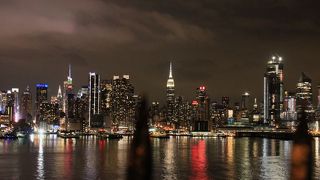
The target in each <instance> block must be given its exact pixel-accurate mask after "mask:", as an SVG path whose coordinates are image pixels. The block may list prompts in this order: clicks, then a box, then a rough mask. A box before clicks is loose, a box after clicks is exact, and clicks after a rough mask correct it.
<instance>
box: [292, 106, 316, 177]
mask: <svg viewBox="0 0 320 180" xmlns="http://www.w3.org/2000/svg"><path fill="white" fill-rule="evenodd" d="M298 121H299V125H298V128H297V131H296V132H295V135H294V142H293V148H292V157H291V179H292V180H303V179H312V172H313V157H312V141H313V139H312V137H311V135H310V134H309V133H308V118H307V116H306V113H305V112H304V110H302V111H301V112H300V114H298Z"/></svg>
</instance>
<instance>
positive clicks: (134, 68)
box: [0, 0, 320, 100]
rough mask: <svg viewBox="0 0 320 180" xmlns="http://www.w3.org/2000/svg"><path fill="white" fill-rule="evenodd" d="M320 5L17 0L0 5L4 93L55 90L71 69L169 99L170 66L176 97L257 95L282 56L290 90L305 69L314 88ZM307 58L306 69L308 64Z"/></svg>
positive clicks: (79, 80) (82, 78) (78, 77)
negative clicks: (270, 62)
mask: <svg viewBox="0 0 320 180" xmlns="http://www.w3.org/2000/svg"><path fill="white" fill-rule="evenodd" d="M319 5H320V3H319V2H318V1H298V0H272V1H270V0H259V1H254V0H244V1H234V0H224V1H216V0H203V1H198V0H190V1H185V0H161V1H142V0H130V1H127V0H114V1H112V0H90V1H88V0H68V1H64V0H55V1H49V0H29V1H28V2H26V1H25V0H11V1H1V2H0V27H1V28H0V65H1V66H2V67H6V68H4V69H2V71H1V72H0V75H1V76H2V77H5V78H2V83H1V84H0V88H2V89H5V88H9V87H12V86H18V87H21V88H23V87H24V86H26V85H27V84H30V85H32V84H35V83H37V82H48V83H49V84H50V87H52V92H53V93H55V91H56V89H57V86H58V84H61V83H62V81H63V80H64V79H65V76H66V71H67V65H68V64H69V63H71V64H73V67H74V76H75V77H74V79H75V83H76V85H77V86H78V87H79V86H81V85H83V84H86V83H87V73H88V72H89V71H97V72H99V73H100V74H101V75H102V77H104V78H111V77H112V75H113V74H130V75H131V77H132V78H133V83H134V84H135V86H136V89H137V90H138V92H142V91H144V92H147V93H150V94H151V95H150V97H151V98H153V99H158V100H161V99H164V98H165V89H164V88H165V83H166V79H167V76H168V64H169V61H173V62H174V70H175V71H174V76H175V80H176V85H177V91H178V92H177V93H179V94H182V95H184V96H186V97H189V99H191V98H192V97H193V96H194V90H195V88H196V87H197V86H199V85H202V84H205V85H207V86H208V88H209V92H210V94H211V95H212V96H213V97H215V98H217V97H219V96H223V95H229V96H231V97H232V98H233V99H237V98H238V97H240V95H241V93H242V91H250V92H252V94H253V95H254V96H257V97H258V98H260V99H261V97H262V96H261V95H262V87H263V86H262V78H263V72H264V68H265V64H266V61H267V59H268V57H269V56H271V55H272V54H273V53H278V54H280V55H283V56H284V59H285V75H286V80H285V83H286V88H287V89H293V88H294V86H295V83H296V81H297V79H298V76H299V73H300V72H301V71H306V72H307V74H308V75H310V76H311V77H312V78H313V82H314V83H315V84H316V83H318V82H319V80H320V79H319V75H320V74H319V71H318V69H317V66H316V64H317V63H318V59H319V57H320V53H319V52H320V47H319V46H318V42H319V40H320V33H319V31H320V22H319V21H320V20H319V19H320V13H318V9H317V7H319ZM302 62H303V63H302Z"/></svg>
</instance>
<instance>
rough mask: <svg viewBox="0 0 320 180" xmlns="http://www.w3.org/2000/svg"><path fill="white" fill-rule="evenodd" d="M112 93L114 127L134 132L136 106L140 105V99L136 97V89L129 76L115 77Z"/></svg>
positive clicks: (111, 103) (111, 104)
mask: <svg viewBox="0 0 320 180" xmlns="http://www.w3.org/2000/svg"><path fill="white" fill-rule="evenodd" d="M110 93H111V94H110V99H111V101H110V106H111V117H112V119H113V125H114V126H117V127H123V128H128V129H130V130H133V128H134V115H135V106H136V104H137V103H139V98H140V97H139V96H135V95H134V87H133V85H132V84H131V82H130V77H129V75H123V77H122V78H121V77H120V76H113V80H112V90H111V92H110Z"/></svg>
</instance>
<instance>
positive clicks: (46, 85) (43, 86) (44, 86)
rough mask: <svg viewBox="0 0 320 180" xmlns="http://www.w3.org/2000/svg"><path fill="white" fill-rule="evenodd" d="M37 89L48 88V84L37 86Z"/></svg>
mask: <svg viewBox="0 0 320 180" xmlns="http://www.w3.org/2000/svg"><path fill="white" fill-rule="evenodd" d="M37 88H48V84H37Z"/></svg>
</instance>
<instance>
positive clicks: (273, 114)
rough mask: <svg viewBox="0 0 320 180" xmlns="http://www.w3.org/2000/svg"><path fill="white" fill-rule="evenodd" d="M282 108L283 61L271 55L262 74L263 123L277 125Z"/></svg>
mask: <svg viewBox="0 0 320 180" xmlns="http://www.w3.org/2000/svg"><path fill="white" fill-rule="evenodd" d="M282 108H283V62H282V57H280V56H273V57H272V58H271V60H269V61H268V64H267V70H266V73H265V74H264V123H265V124H266V123H267V124H269V125H271V126H277V125H278V124H279V121H280V112H281V111H282Z"/></svg>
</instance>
